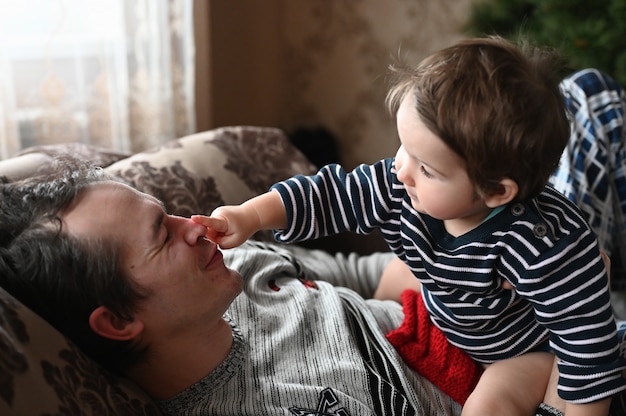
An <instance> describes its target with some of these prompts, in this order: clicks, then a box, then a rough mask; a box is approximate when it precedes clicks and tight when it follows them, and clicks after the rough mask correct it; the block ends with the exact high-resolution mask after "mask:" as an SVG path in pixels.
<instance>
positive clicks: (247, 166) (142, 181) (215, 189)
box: [106, 126, 316, 241]
mask: <svg viewBox="0 0 626 416" xmlns="http://www.w3.org/2000/svg"><path fill="white" fill-rule="evenodd" d="M106 170H107V171H108V172H109V173H111V174H113V175H116V176H118V177H120V178H122V179H123V180H125V181H126V182H127V183H129V184H130V185H132V186H133V187H135V188H137V189H139V190H140V191H143V192H146V193H149V194H151V195H154V196H155V197H157V198H159V199H160V200H162V201H163V202H164V203H165V207H166V210H167V211H168V212H169V213H171V214H176V215H181V216H190V215H192V214H210V213H211V211H213V210H214V209H215V208H217V207H218V206H220V205H224V204H240V203H242V202H244V201H245V200H247V199H249V198H251V197H253V196H255V195H258V194H261V193H263V192H266V191H267V190H268V189H269V187H270V186H271V185H272V184H274V183H275V182H278V181H280V180H283V179H287V178H289V177H291V176H293V175H295V174H299V173H302V174H312V173H314V172H315V170H316V167H315V166H314V165H313V164H312V163H311V162H310V161H309V160H308V159H307V158H306V157H305V156H304V155H303V154H302V153H301V152H300V151H299V150H298V149H297V148H296V147H295V146H294V145H293V144H292V143H291V142H290V141H289V138H288V137H287V136H286V135H285V133H284V132H283V131H282V130H279V129H276V128H271V127H253V126H236V127H222V128H218V129H214V130H209V131H206V132H202V133H197V134H194V135H191V136H187V137H183V138H181V139H177V140H174V141H172V142H170V143H167V144H165V145H163V146H161V147H159V148H157V149H154V150H152V151H148V152H142V153H138V154H136V155H133V156H131V157H129V158H126V159H122V160H120V161H118V162H116V163H113V164H112V165H110V166H108V167H107V168H106ZM255 238H256V239H260V240H272V241H273V237H272V236H271V233H270V232H260V233H258V234H257V235H255Z"/></svg>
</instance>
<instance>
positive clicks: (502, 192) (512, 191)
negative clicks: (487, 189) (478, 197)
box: [485, 178, 519, 208]
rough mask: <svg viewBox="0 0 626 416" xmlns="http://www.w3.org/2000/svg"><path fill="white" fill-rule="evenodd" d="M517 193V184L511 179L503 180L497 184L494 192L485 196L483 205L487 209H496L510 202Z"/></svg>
mask: <svg viewBox="0 0 626 416" xmlns="http://www.w3.org/2000/svg"><path fill="white" fill-rule="evenodd" d="M518 191H519V187H518V186H517V182H515V181H514V180H513V179H509V178H504V179H501V180H500V182H498V185H497V186H496V187H495V190H494V191H492V192H491V193H490V194H488V195H486V196H485V205H487V206H488V207H489V208H496V207H499V206H501V205H506V204H508V203H509V202H511V201H512V200H513V199H514V198H515V197H516V196H517V192H518Z"/></svg>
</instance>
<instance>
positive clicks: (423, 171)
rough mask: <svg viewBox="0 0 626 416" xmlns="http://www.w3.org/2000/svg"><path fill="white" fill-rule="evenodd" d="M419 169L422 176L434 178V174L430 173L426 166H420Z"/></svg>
mask: <svg viewBox="0 0 626 416" xmlns="http://www.w3.org/2000/svg"><path fill="white" fill-rule="evenodd" d="M420 170H421V171H422V173H423V174H424V176H426V177H427V178H434V177H435V175H433V174H432V173H430V172H429V171H427V170H426V168H425V167H424V166H420Z"/></svg>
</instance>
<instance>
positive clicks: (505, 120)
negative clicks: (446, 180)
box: [386, 36, 570, 200]
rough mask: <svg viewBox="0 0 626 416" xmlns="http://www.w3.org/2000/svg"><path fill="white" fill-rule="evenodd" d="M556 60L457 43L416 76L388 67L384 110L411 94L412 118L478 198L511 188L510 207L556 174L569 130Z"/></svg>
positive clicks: (489, 41) (480, 42) (526, 50)
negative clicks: (461, 170)
mask: <svg viewBox="0 0 626 416" xmlns="http://www.w3.org/2000/svg"><path fill="white" fill-rule="evenodd" d="M564 70H565V67H564V65H563V60H562V57H561V56H560V54H559V53H558V52H557V51H555V50H553V49H548V48H540V47H536V46H532V45H530V44H529V43H520V45H519V46H518V45H515V44H513V43H512V42H509V41H507V40H505V39H503V38H501V37H497V36H492V37H487V38H476V39H467V40H463V41H461V42H459V43H457V44H455V45H453V46H451V47H448V48H445V49H443V50H441V51H439V52H436V53H434V54H432V55H430V56H428V57H427V58H425V59H424V60H423V61H422V62H420V64H419V65H418V66H417V68H407V67H406V66H401V65H394V66H392V67H391V71H392V74H393V75H395V82H394V83H393V84H392V86H391V88H390V90H389V92H388V94H387V100H386V103H387V107H388V109H389V111H390V112H391V113H392V114H394V115H395V114H396V113H397V110H398V108H399V106H400V103H401V102H402V101H403V99H404V98H405V97H406V96H407V94H411V93H412V94H415V98H416V103H417V104H416V109H415V110H416V115H419V117H420V119H421V120H422V122H423V123H424V124H425V125H426V127H428V129H429V130H431V131H432V132H433V133H434V134H435V135H437V136H438V137H439V138H441V139H442V140H443V141H444V142H445V143H446V144H447V145H448V146H449V147H450V148H451V149H452V150H453V151H455V152H456V153H457V154H458V155H459V156H461V157H462V158H463V159H464V160H465V162H466V169H467V173H468V176H469V178H470V180H471V181H472V182H473V183H474V184H475V185H476V187H477V191H478V192H482V193H485V194H492V193H497V192H498V186H497V183H498V182H499V181H500V180H501V179H503V178H510V179H512V180H514V181H515V182H516V183H517V185H518V187H519V191H518V194H517V196H516V198H515V200H524V199H527V198H531V197H533V196H535V195H537V194H539V193H540V192H541V191H542V189H543V188H544V186H545V185H546V183H547V182H548V179H549V177H550V175H551V174H552V172H553V171H554V170H555V169H556V167H557V165H558V163H559V159H560V156H561V153H562V152H563V149H564V148H565V145H566V144H567V141H568V138H569V135H570V127H569V122H568V118H567V112H566V107H565V101H564V99H563V97H562V95H561V92H560V89H559V82H560V81H561V79H562V76H563V75H564Z"/></svg>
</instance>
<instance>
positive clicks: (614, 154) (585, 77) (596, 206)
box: [550, 69, 626, 289]
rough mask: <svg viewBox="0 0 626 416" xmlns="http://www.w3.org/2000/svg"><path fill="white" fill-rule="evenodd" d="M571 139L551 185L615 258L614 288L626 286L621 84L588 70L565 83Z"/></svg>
mask: <svg viewBox="0 0 626 416" xmlns="http://www.w3.org/2000/svg"><path fill="white" fill-rule="evenodd" d="M561 88H562V91H563V94H564V96H565V101H566V104H567V108H568V109H569V111H570V112H571V119H570V123H571V129H572V133H571V138H570V142H569V144H568V146H567V148H566V149H565V151H564V152H563V155H562V157H561V162H560V166H559V168H558V169H557V170H556V172H555V173H554V174H553V176H552V178H551V179H550V183H551V184H552V185H553V186H554V187H555V188H556V189H557V190H559V191H560V192H562V193H563V194H565V195H566V196H567V197H568V198H569V199H570V200H572V201H573V202H574V203H575V204H577V205H578V206H579V207H580V209H581V210H582V212H583V213H584V214H585V216H586V217H587V220H588V221H589V224H590V225H591V228H592V229H593V230H594V231H595V232H596V234H597V235H598V240H599V243H600V247H601V248H602V249H603V250H604V251H605V252H606V253H607V254H609V255H610V256H611V262H612V266H613V267H612V270H611V284H612V287H613V288H614V289H625V288H626V272H625V270H624V267H623V266H624V265H626V261H625V260H626V168H625V164H626V146H625V140H624V138H625V137H624V134H625V132H624V109H625V108H626V97H625V93H624V90H623V89H622V88H621V86H620V85H619V84H618V83H617V82H616V81H615V80H613V79H612V78H611V77H609V76H608V75H606V74H604V73H602V72H600V71H598V70H595V69H585V70H582V71H578V72H576V73H574V74H572V75H571V76H569V77H567V78H566V79H565V80H563V82H562V83H561Z"/></svg>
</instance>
